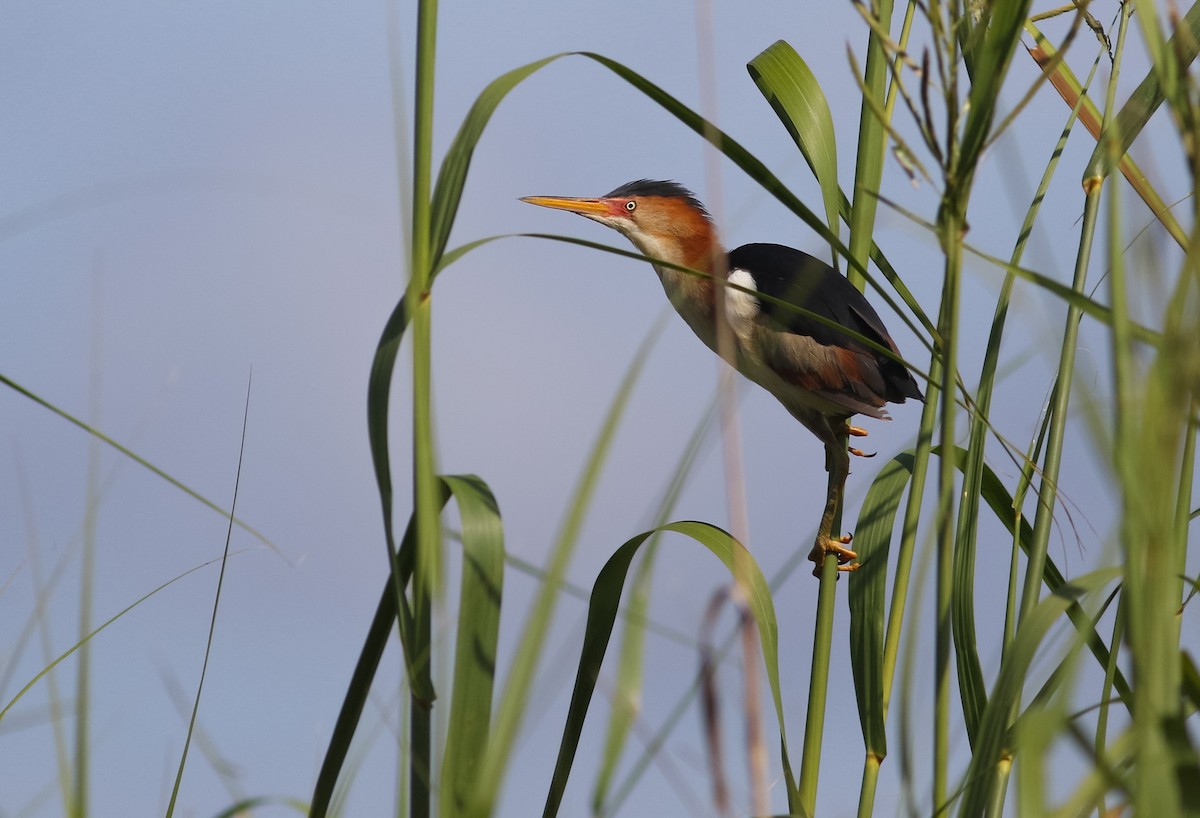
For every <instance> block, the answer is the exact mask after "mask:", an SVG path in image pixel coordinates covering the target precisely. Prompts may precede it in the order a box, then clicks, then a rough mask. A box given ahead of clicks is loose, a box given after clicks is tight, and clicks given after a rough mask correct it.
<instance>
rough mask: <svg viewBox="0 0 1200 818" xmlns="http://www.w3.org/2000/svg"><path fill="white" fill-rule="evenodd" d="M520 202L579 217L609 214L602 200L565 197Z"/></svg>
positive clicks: (526, 197)
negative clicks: (563, 211) (574, 214)
mask: <svg viewBox="0 0 1200 818" xmlns="http://www.w3.org/2000/svg"><path fill="white" fill-rule="evenodd" d="M521 201H522V202H528V203H529V204H531V205H537V206H538V207H552V208H554V209H555V210H567V211H570V212H571V213H578V214H579V215H581V216H605V215H607V214H608V213H609V206H608V203H607V202H605V201H604V200H603V199H572V198H569V197H566V196H525V197H523V198H522V199H521Z"/></svg>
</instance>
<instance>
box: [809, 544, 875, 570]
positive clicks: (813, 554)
mask: <svg viewBox="0 0 1200 818" xmlns="http://www.w3.org/2000/svg"><path fill="white" fill-rule="evenodd" d="M853 539H854V535H852V534H846V535H845V536H842V537H838V538H837V539H834V538H832V537H829V538H825V539H823V540H822V539H818V540H817V543H816V545H814V546H813V549H812V551H810V552H809V554H808V558H809V559H810V560H811V561H812V563H813V576H814V577H818V576H820V575H821V568H822V566H824V565H825V557H826V556H828V555H829V554H833V555H834V556H835V557H837V561H838V568H837V569H838V570H839V571H846V572H853V571H857V570H858V569H859V568H861V567H862V564H861V563H859V562H857V560H858V553H857V552H855V551H852V550H851V549H849V548H846V546H847V545H848V544H849V543H850V541H851V540H853Z"/></svg>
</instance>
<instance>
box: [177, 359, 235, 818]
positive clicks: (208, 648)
mask: <svg viewBox="0 0 1200 818" xmlns="http://www.w3.org/2000/svg"><path fill="white" fill-rule="evenodd" d="M252 382H253V373H252V374H251V376H250V378H249V379H248V380H247V381H246V405H245V407H244V408H243V410H242V439H241V443H240V444H239V445H238V462H237V471H236V472H235V473H234V477H233V499H232V500H231V501H230V503H229V527H228V528H227V529H226V531H225V548H224V550H223V551H222V552H221V570H220V572H219V573H218V574H217V591H216V594H215V596H214V597H213V606H212V615H211V616H210V617H209V620H208V639H207V641H206V642H205V645H204V661H203V662H202V663H201V665H200V680H199V681H198V682H197V684H196V698H195V699H194V700H193V701H192V715H191V718H190V719H188V729H187V736H186V737H185V738H184V740H183V751H182V753H180V756H179V768H178V769H177V770H176V772H175V784H174V786H172V787H171V800H170V801H169V802H168V803H167V818H170V817H171V816H172V815H174V814H175V802H176V800H177V799H178V797H179V786H180V784H182V783H183V771H184V768H186V767H187V757H188V749H189V748H190V747H191V745H192V733H193V731H194V730H195V729H196V715H197V714H198V713H199V712H200V696H201V694H203V692H204V678H205V676H207V675H208V659H209V656H211V655H212V645H213V636H214V635H215V634H216V631H217V610H218V609H219V608H220V607H221V588H222V587H223V586H224V584H225V566H226V565H227V564H228V563H229V543H230V541H231V540H232V539H233V519H234V511H235V510H236V509H237V496H238V486H239V485H240V484H241V482H242V460H243V458H244V456H245V454H246V425H247V423H248V422H249V420H250V387H251V384H252Z"/></svg>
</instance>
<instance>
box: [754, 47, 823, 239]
mask: <svg viewBox="0 0 1200 818" xmlns="http://www.w3.org/2000/svg"><path fill="white" fill-rule="evenodd" d="M746 70H747V71H749V72H750V77H751V79H753V80H754V84H755V85H757V86H758V90H759V91H761V92H762V95H763V96H764V97H766V98H767V102H768V103H770V105H771V108H773V109H774V110H775V114H776V115H777V116H778V117H779V121H780V122H782V123H783V127H784V128H786V129H787V132H788V133H789V134H790V135H791V137H792V140H793V141H795V143H796V147H798V148H799V149H800V153H801V154H802V155H803V156H804V161H806V162H807V163H808V167H809V168H810V169H811V170H812V172H813V175H814V176H815V177H817V182H818V183H819V184H820V186H821V199H822V200H823V201H824V203H825V222H826V226H827V227H828V228H829V232H830V233H832V234H833V235H835V236H836V235H837V234H838V232H839V228H840V224H841V222H840V220H839V218H838V206H839V204H840V202H841V198H842V191H841V188H840V187H839V186H838V179H837V137H836V135H835V134H834V127H833V114H831V113H830V112H829V103H828V102H827V101H826V99H825V93H824V92H823V91H822V90H821V84H820V83H819V82H817V78H816V76H815V75H814V74H813V72H812V70H811V69H810V68H809V67H808V64H807V63H806V62H804V60H803V58H801V56H800V55H799V54H797V53H796V49H794V48H792V47H791V46H790V45H789V44H788V43H787V42H786V41H784V40H777V41H776V42H774V43H772V44H771V45H769V46H767V48H766V49H765V50H764V51H763V52H762V53H760V54H759V55H758V56H757V57H755V58H754V59H752V60H751V61H750V62H749V63H747V64H746ZM834 258H835V259H836V258H837V254H836V247H835V253H834Z"/></svg>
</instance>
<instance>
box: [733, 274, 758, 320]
mask: <svg viewBox="0 0 1200 818" xmlns="http://www.w3.org/2000/svg"><path fill="white" fill-rule="evenodd" d="M729 283H730V284H736V285H738V286H739V287H745V288H746V289H747V290H750V291H751V292H757V290H758V288H757V287H755V286H754V276H752V275H750V273H749V272H748V271H746V270H732V271H730V273H729ZM758 310H759V301H758V299H757V298H755V297H754V296H753V295H751V294H750V293H748V292H744V291H742V290H735V289H734V288H733V287H726V288H725V314H726V315H727V316H728V317H729V323H730V324H732V325H733V327H734V329H740V328H741V327H743V326H744V325H745V324H747V323H748V322H750V321H753V320H754V318H755V317H756V316H757V315H758Z"/></svg>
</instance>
